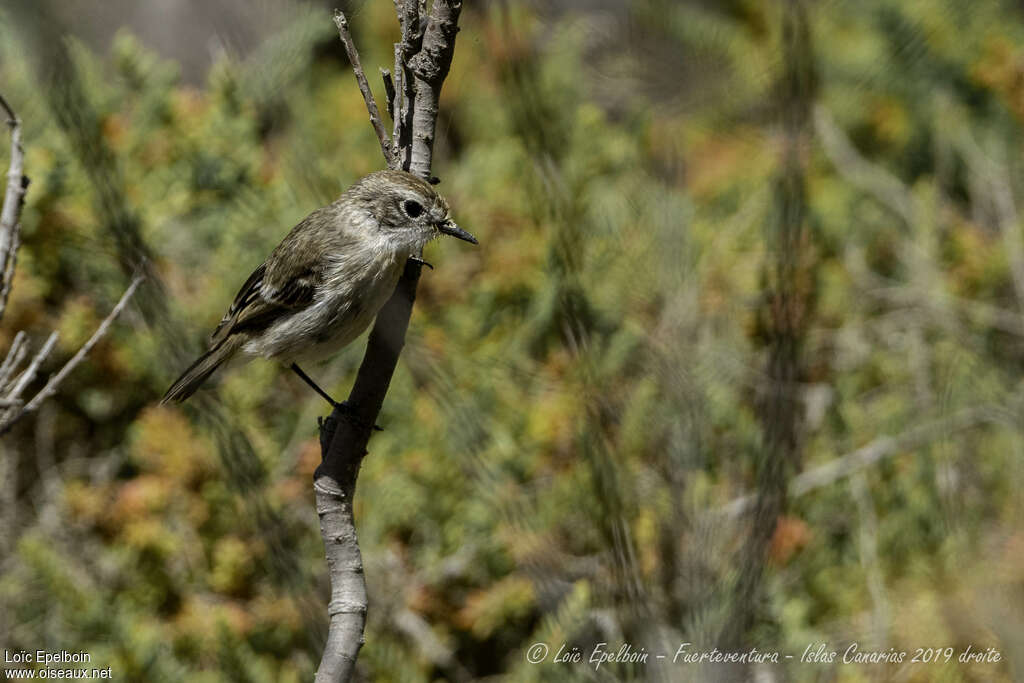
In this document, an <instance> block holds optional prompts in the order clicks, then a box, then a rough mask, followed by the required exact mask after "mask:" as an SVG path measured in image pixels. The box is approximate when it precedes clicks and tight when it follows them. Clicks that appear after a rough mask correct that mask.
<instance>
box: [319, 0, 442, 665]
mask: <svg viewBox="0 0 1024 683" xmlns="http://www.w3.org/2000/svg"><path fill="white" fill-rule="evenodd" d="M395 7H396V10H397V12H398V18H399V23H400V25H401V28H402V38H401V41H400V42H399V43H396V45H395V69H394V72H393V78H394V87H393V94H392V88H389V87H388V86H387V83H388V78H387V77H386V76H385V79H384V80H385V90H386V91H388V92H387V97H388V108H389V110H390V111H391V112H392V117H393V119H394V132H393V134H392V139H391V142H390V147H389V145H388V144H386V140H387V134H386V133H384V132H383V125H382V124H381V122H380V113H379V111H377V108H376V103H374V102H373V97H372V94H370V92H369V86H368V85H367V84H366V82H365V74H362V67H361V65H360V64H359V61H358V56H356V51H355V46H354V44H352V43H351V36H349V35H348V31H347V28H346V27H347V23H346V22H345V21H344V16H343V15H341V13H340V12H339V13H336V14H335V22H336V24H337V25H338V31H339V35H340V36H341V40H342V42H344V43H345V49H346V51H348V52H349V58H350V61H351V62H352V65H353V69H355V70H357V73H356V78H357V80H358V81H359V83H360V90H362V92H363V98H364V100H365V101H366V105H367V111H368V112H369V114H370V121H371V123H372V124H373V126H374V130H375V131H376V132H377V137H378V139H380V141H381V150H382V151H383V152H384V158H385V161H386V162H387V164H388V166H389V167H390V168H401V169H404V170H407V171H411V172H413V173H416V174H417V175H419V176H420V177H422V178H424V179H429V178H430V168H431V160H432V156H433V139H434V126H435V124H436V118H437V99H438V95H439V94H440V91H441V85H442V84H443V82H444V78H445V76H446V75H447V73H448V68H449V67H450V65H451V60H452V55H453V53H454V49H455V33H456V32H457V31H458V27H457V23H458V18H459V12H460V11H461V9H462V3H461V1H460V0H434V4H433V8H432V10H431V15H430V18H429V20H428V21H427V26H426V28H425V29H424V30H421V26H422V24H423V19H424V14H425V3H423V2H420V1H419V0H395ZM339 17H340V18H341V20H340V21H339ZM350 46H351V49H350ZM413 64H415V68H413ZM413 72H415V77H414V78H415V84H414V83H413V76H412V75H411V74H413ZM420 268H421V266H420V264H419V263H416V262H415V261H412V260H410V261H409V262H408V263H407V264H406V266H405V271H404V272H403V274H402V277H401V279H400V280H399V282H398V285H397V287H396V288H395V293H394V294H392V296H391V298H390V299H389V300H388V302H387V303H386V304H385V305H384V307H383V308H382V309H381V311H380V313H379V314H378V315H377V320H376V322H375V323H374V326H373V329H372V331H371V332H370V337H369V340H368V341H367V345H366V354H365V355H364V357H363V361H362V363H361V364H360V366H359V372H358V375H357V376H356V381H355V384H354V385H353V387H352V392H351V393H350V394H349V397H348V400H347V401H346V403H347V405H348V406H350V410H351V414H342V413H341V412H339V411H338V410H335V411H334V412H332V413H331V415H330V416H328V417H327V418H326V419H325V420H323V421H322V422H321V425H320V447H321V453H322V456H323V461H322V462H321V464H320V466H319V467H318V468H317V471H316V473H315V474H314V486H313V488H314V492H315V495H316V507H317V514H318V515H319V517H320V533H321V535H322V536H323V540H324V550H325V554H326V557H327V566H328V573H329V575H330V579H331V600H330V603H329V606H328V614H329V618H330V624H329V627H328V634H327V643H326V644H325V647H324V653H323V656H322V658H321V661H320V666H319V668H318V669H317V674H316V681H317V683H333V682H336V681H347V680H349V679H350V678H351V676H352V673H353V671H354V669H355V663H356V658H357V656H358V654H359V649H360V647H361V646H362V644H363V630H364V627H365V624H366V609H367V599H366V582H365V578H364V576H363V564H362V556H361V554H360V551H359V541H358V538H357V536H356V528H355V521H354V518H353V513H352V503H353V497H354V496H355V487H356V479H357V477H358V475H359V468H360V466H361V464H362V460H363V457H364V456H365V455H366V446H367V444H368V442H369V439H370V435H371V432H372V425H373V424H375V423H376V420H377V416H378V414H379V413H380V409H381V406H382V405H383V403H384V397H385V396H386V395H387V391H388V387H389V386H390V383H391V377H392V375H393V374H394V371H395V366H396V365H397V363H398V356H399V354H400V353H401V351H402V347H403V346H404V344H405V333H406V330H407V329H408V327H409V317H410V316H411V315H412V305H413V302H414V301H415V299H416V287H417V284H418V283H419V278H420Z"/></svg>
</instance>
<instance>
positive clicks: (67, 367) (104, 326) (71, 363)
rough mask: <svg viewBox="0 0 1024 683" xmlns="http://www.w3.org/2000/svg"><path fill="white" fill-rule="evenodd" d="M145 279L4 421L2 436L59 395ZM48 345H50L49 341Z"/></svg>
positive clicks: (134, 283)
mask: <svg viewBox="0 0 1024 683" xmlns="http://www.w3.org/2000/svg"><path fill="white" fill-rule="evenodd" d="M143 279H144V278H143V277H142V276H141V275H139V276H136V277H135V279H134V280H132V282H131V284H130V285H128V289H126V290H125V292H124V294H122V295H121V299H120V300H119V301H118V302H117V305H115V306H114V308H113V309H112V310H111V311H110V313H109V314H108V315H107V317H106V318H104V319H103V322H101V323H100V325H99V327H97V328H96V331H95V332H93V333H92V336H91V337H89V339H88V340H87V341H86V342H85V343H84V344H82V347H81V348H80V349H78V351H77V352H76V353H75V355H73V356H72V357H71V358H70V359H69V360H68V362H67V363H65V364H64V367H62V368H61V369H60V370H59V371H57V373H56V374H54V375H51V376H50V379H49V380H47V382H46V384H45V385H44V386H43V388H42V389H40V390H39V393H37V394H36V395H35V396H33V397H32V400H31V401H29V402H28V403H26V404H25V406H24V407H23V408H22V409H21V410H19V411H17V412H16V413H14V414H13V415H11V416H10V417H8V418H6V419H5V420H4V422H3V424H2V425H0V435H2V434H5V433H7V432H8V431H9V430H10V428H11V427H12V426H13V425H14V423H15V422H17V421H18V420H20V419H21V418H22V417H24V416H25V415H26V414H27V413H31V412H33V411H35V410H37V409H38V408H39V406H40V405H42V403H43V401H45V400H46V399H48V398H50V397H51V396H53V395H54V394H56V393H57V389H58V387H60V383H61V382H63V381H64V379H65V378H66V377H67V376H68V375H69V374H71V372H72V371H73V370H74V369H75V368H76V367H78V365H79V364H80V363H81V362H82V361H83V360H85V357H86V356H87V355H89V352H90V351H92V349H93V347H94V346H96V344H97V342H99V340H100V339H101V338H102V337H103V335H105V334H106V333H107V330H109V329H110V326H111V325H112V324H113V322H114V320H115V319H116V318H117V316H118V315H120V314H121V311H122V310H124V307H125V306H127V305H128V300H129V299H131V298H132V295H133V294H135V290H136V289H138V287H139V285H140V284H141V283H142V281H143ZM56 337H57V333H56V332H54V333H53V334H52V335H50V339H51V340H53V341H54V342H56ZM47 343H49V340H48V341H47ZM33 362H35V361H33ZM15 397H17V394H15Z"/></svg>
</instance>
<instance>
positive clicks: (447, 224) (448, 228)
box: [437, 218, 480, 244]
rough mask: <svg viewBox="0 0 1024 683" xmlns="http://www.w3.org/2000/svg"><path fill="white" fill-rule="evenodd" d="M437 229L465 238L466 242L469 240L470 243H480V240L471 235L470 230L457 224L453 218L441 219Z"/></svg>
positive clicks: (461, 238)
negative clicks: (467, 230)
mask: <svg viewBox="0 0 1024 683" xmlns="http://www.w3.org/2000/svg"><path fill="white" fill-rule="evenodd" d="M437 229H438V230H439V231H440V232H443V233H444V234H446V235H451V236H452V237H458V238H459V239H460V240H465V241H466V242H469V243H470V244H480V243H479V242H477V241H476V238H475V237H473V236H472V235H470V234H469V233H468V232H466V231H465V230H463V229H462V228H460V227H459V226H457V225H455V221H453V220H451V219H450V218H449V219H447V220H444V221H441V222H440V223H438V224H437Z"/></svg>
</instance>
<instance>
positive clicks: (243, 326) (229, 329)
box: [210, 255, 321, 346]
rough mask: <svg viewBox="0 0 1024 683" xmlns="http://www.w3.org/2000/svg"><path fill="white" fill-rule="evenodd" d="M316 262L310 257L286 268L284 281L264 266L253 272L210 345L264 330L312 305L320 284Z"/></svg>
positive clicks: (272, 270)
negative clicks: (284, 317) (283, 317)
mask: <svg viewBox="0 0 1024 683" xmlns="http://www.w3.org/2000/svg"><path fill="white" fill-rule="evenodd" d="M316 262H317V261H316V259H315V258H313V257H312V255H310V258H309V259H308V260H307V263H305V264H303V265H300V266H299V267H298V268H289V269H288V270H289V271H291V277H287V278H282V277H280V276H277V277H275V275H277V273H276V272H275V269H273V268H268V267H267V263H264V264H262V265H261V266H260V267H259V268H257V269H256V270H254V271H253V273H252V275H250V276H249V279H248V280H246V281H245V284H244V285H242V289H240V290H239V291H238V295H237V296H236V297H235V301H234V303H232V304H231V308H229V309H228V312H227V313H225V314H224V317H223V318H222V319H221V321H220V325H218V326H217V329H216V330H214V332H213V335H212V336H211V337H210V342H211V344H212V345H213V346H217V345H218V344H220V343H221V342H223V341H224V340H225V339H227V338H228V336H229V335H231V334H234V333H237V332H243V331H246V332H255V331H259V330H263V329H265V328H266V327H268V326H269V325H271V324H272V323H273V322H274V321H275V320H277V319H278V318H280V317H281V316H282V315H286V314H288V313H290V312H292V311H295V310H298V309H301V308H304V307H306V306H308V305H310V304H311V303H313V298H314V296H315V295H316V288H317V286H318V285H319V284H320V282H321V272H320V270H319V269H318V268H316V267H315V266H316Z"/></svg>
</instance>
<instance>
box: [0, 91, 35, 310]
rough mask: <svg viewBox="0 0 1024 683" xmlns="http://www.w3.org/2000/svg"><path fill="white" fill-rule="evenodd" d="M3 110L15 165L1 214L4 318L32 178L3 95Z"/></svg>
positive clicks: (0, 101)
mask: <svg viewBox="0 0 1024 683" xmlns="http://www.w3.org/2000/svg"><path fill="white" fill-rule="evenodd" d="M0 107H3V109H4V111H5V112H6V113H7V125H8V126H10V128H11V162H10V165H9V167H8V169H7V190H6V191H5V192H4V203H3V209H2V210H0V277H2V278H3V279H2V282H0V318H2V317H3V314H4V310H5V309H6V307H7V296H8V295H9V294H10V291H11V281H12V280H13V279H14V263H15V259H16V256H17V250H18V243H19V239H18V235H19V232H20V231H21V207H22V203H23V202H24V199H25V189H26V188H27V187H28V178H27V177H25V175H24V174H23V173H22V166H23V164H24V159H25V153H24V150H23V149H22V147H21V121H20V120H19V119H18V117H17V116H16V115H15V113H14V110H13V109H11V106H10V105H9V104H7V100H5V99H4V97H3V95H0Z"/></svg>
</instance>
